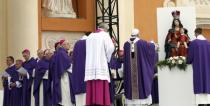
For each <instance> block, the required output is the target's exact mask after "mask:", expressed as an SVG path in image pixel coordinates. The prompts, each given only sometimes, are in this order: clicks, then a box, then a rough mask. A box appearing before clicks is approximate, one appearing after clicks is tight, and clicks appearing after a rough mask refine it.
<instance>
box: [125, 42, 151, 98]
mask: <svg viewBox="0 0 210 106" xmlns="http://www.w3.org/2000/svg"><path fill="white" fill-rule="evenodd" d="M136 39H137V38H136ZM132 44H133V45H134V46H131V45H132ZM132 49H134V52H132V51H131V50H132ZM154 67H155V45H154V44H152V43H148V42H146V41H144V40H137V41H136V42H133V41H128V42H126V43H125V44H124V87H125V96H126V98H127V99H130V100H131V99H146V98H147V97H148V96H149V95H150V94H151V90H152V82H153V76H154Z"/></svg>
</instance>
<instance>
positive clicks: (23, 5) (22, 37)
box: [7, 0, 38, 58]
mask: <svg viewBox="0 0 210 106" xmlns="http://www.w3.org/2000/svg"><path fill="white" fill-rule="evenodd" d="M7 19H8V20H7V21H8V22H7V36H8V55H12V56H14V57H15V58H22V56H21V51H22V50H23V49H25V48H28V49H29V50H31V54H32V55H33V56H35V55H36V50H37V49H38V1H37V0H7Z"/></svg>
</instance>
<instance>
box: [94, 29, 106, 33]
mask: <svg viewBox="0 0 210 106" xmlns="http://www.w3.org/2000/svg"><path fill="white" fill-rule="evenodd" d="M102 31H104V29H102V28H98V29H97V30H96V31H95V33H99V32H102Z"/></svg>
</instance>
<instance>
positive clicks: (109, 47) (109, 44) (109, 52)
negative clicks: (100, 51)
mask: <svg viewBox="0 0 210 106" xmlns="http://www.w3.org/2000/svg"><path fill="white" fill-rule="evenodd" d="M105 38H106V39H105V42H104V43H105V51H106V57H107V61H108V62H110V60H111V57H112V53H113V52H114V44H113V42H112V39H111V38H110V36H109V34H106V35H105Z"/></svg>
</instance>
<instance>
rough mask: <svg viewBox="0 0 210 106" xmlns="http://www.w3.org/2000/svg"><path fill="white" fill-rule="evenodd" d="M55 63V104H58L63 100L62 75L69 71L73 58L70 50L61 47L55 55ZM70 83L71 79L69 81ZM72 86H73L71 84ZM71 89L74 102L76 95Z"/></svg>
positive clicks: (53, 73) (53, 75)
mask: <svg viewBox="0 0 210 106" xmlns="http://www.w3.org/2000/svg"><path fill="white" fill-rule="evenodd" d="M53 58H54V59H53V61H54V62H53V63H54V69H53V72H52V81H53V95H52V97H53V105H58V104H59V103H60V102H61V100H62V95H61V82H60V81H61V77H62V75H63V74H64V73H65V72H66V71H67V69H69V68H70V66H71V60H70V57H69V56H68V52H67V51H66V50H65V49H64V48H59V49H58V50H57V51H56V53H55V55H54V57H53ZM68 74H69V80H70V73H68ZM69 84H70V85H72V84H71V81H70V82H69ZM70 87H71V88H72V86H70ZM70 91H71V94H70V95H71V99H70V98H69V100H71V101H72V102H74V100H73V99H74V96H73V95H72V94H73V93H72V90H70Z"/></svg>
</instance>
